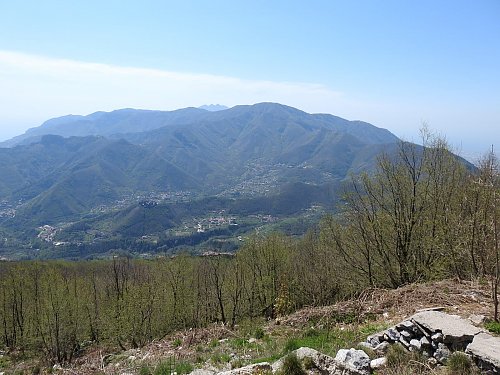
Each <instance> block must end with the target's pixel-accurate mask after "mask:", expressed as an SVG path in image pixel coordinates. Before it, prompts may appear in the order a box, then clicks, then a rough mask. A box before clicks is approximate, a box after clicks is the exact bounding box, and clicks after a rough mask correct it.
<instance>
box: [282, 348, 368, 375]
mask: <svg viewBox="0 0 500 375" xmlns="http://www.w3.org/2000/svg"><path fill="white" fill-rule="evenodd" d="M292 353H294V354H295V355H296V356H297V358H298V359H299V360H301V361H303V360H304V359H305V358H310V359H311V360H312V362H313V363H314V366H315V367H316V368H317V369H318V370H319V372H320V373H321V374H330V375H367V374H368V373H367V372H366V371H358V370H356V369H353V368H351V367H347V365H345V364H343V363H340V362H338V361H336V360H335V358H333V357H330V356H328V355H326V354H322V353H320V352H318V351H317V350H314V349H311V348H304V347H303V348H299V349H297V350H295V351H294V352H292ZM284 359H285V357H283V358H281V359H279V360H278V361H276V362H274V363H273V365H272V370H273V372H274V373H276V372H277V371H280V370H281V369H282V367H283V362H284Z"/></svg>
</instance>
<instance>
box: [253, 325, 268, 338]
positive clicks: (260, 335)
mask: <svg viewBox="0 0 500 375" xmlns="http://www.w3.org/2000/svg"><path fill="white" fill-rule="evenodd" d="M253 336H254V337H255V338H256V339H257V340H261V339H263V338H264V336H265V332H264V330H263V329H262V328H261V327H258V328H257V329H256V330H255V332H254V334H253Z"/></svg>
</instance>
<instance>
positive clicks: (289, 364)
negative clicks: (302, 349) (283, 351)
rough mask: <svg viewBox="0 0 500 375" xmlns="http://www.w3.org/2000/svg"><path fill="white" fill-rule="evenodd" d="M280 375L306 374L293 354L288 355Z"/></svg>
mask: <svg viewBox="0 0 500 375" xmlns="http://www.w3.org/2000/svg"><path fill="white" fill-rule="evenodd" d="M280 374H282V375H305V374H306V372H305V371H304V368H303V367H302V363H300V361H299V359H298V358H297V356H296V355H295V354H288V355H287V356H286V357H285V359H284V361H283V367H282V369H281V371H280Z"/></svg>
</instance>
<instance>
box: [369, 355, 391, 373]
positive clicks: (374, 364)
mask: <svg viewBox="0 0 500 375" xmlns="http://www.w3.org/2000/svg"><path fill="white" fill-rule="evenodd" d="M386 363H387V358H385V357H380V358H376V359H373V360H371V361H370V368H371V369H372V370H377V369H379V368H381V367H384V366H385V365H386Z"/></svg>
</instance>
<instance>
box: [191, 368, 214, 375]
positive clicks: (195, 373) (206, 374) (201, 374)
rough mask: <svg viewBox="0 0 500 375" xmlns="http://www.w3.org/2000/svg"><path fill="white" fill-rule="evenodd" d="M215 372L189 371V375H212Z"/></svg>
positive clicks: (203, 370)
mask: <svg viewBox="0 0 500 375" xmlns="http://www.w3.org/2000/svg"><path fill="white" fill-rule="evenodd" d="M214 374H215V371H210V370H205V369H202V368H198V369H196V370H194V371H191V372H190V373H189V375H214Z"/></svg>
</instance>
